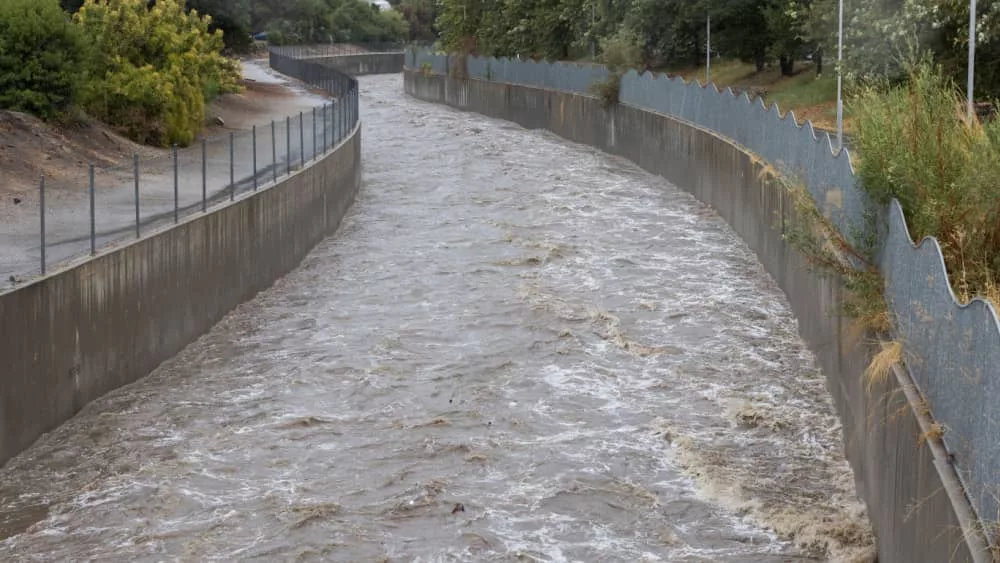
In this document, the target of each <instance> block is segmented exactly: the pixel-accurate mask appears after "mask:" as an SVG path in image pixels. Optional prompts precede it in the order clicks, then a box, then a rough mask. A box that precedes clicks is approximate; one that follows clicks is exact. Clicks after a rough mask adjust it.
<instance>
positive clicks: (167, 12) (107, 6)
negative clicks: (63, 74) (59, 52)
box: [75, 0, 240, 145]
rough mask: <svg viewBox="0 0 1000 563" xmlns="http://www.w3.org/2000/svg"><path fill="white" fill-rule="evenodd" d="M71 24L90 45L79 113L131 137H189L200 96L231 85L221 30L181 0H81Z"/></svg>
mask: <svg viewBox="0 0 1000 563" xmlns="http://www.w3.org/2000/svg"><path fill="white" fill-rule="evenodd" d="M75 21H76V22H77V23H78V24H79V26H80V28H81V29H82V30H83V33H84V36H85V37H86V39H87V40H88V42H89V44H90V47H91V48H90V53H91V57H90V61H89V65H88V74H89V76H88V78H89V80H88V83H87V86H86V88H85V89H84V104H85V106H86V108H87V110H88V111H89V112H90V113H91V114H92V115H94V116H95V117H98V118H99V119H101V120H102V121H104V122H105V123H108V124H110V125H112V126H114V127H117V128H118V129H120V130H122V131H123V132H124V133H125V134H127V135H128V136H129V137H131V138H133V139H135V140H137V141H140V142H144V143H150V144H157V145H168V144H170V143H177V144H181V145H186V144H188V143H190V142H192V141H193V140H194V138H195V136H196V135H197V133H198V131H199V130H200V129H201V126H202V123H203V122H204V119H205V103H206V100H207V99H208V98H210V97H211V96H212V95H215V94H217V93H219V92H224V91H232V90H235V89H237V88H238V81H239V78H240V72H239V67H238V66H237V65H238V63H236V62H235V61H232V60H229V59H226V58H225V57H223V56H222V55H221V51H222V47H223V42H222V32H220V31H216V32H215V33H211V32H209V24H210V22H211V19H210V18H208V17H202V16H201V15H199V14H198V13H197V12H195V11H193V10H192V11H188V10H187V9H186V7H185V6H184V2H183V0H158V1H157V2H156V4H155V5H153V6H152V7H149V6H148V5H147V3H146V0H86V2H85V3H84V5H83V7H81V8H80V10H79V11H78V12H77V14H76V16H75Z"/></svg>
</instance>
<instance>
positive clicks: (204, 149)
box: [201, 139, 208, 213]
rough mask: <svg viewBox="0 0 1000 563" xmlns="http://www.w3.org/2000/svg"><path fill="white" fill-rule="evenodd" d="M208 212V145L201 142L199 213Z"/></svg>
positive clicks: (203, 140)
mask: <svg viewBox="0 0 1000 563" xmlns="http://www.w3.org/2000/svg"><path fill="white" fill-rule="evenodd" d="M207 210H208V145H207V143H206V142H205V139H202V140H201V212H202V213H204V212H205V211H207Z"/></svg>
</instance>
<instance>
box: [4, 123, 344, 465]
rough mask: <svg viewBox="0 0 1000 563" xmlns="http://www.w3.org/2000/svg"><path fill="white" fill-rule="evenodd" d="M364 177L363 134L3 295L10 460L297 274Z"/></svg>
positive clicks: (335, 223)
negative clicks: (235, 195) (221, 203)
mask: <svg viewBox="0 0 1000 563" xmlns="http://www.w3.org/2000/svg"><path fill="white" fill-rule="evenodd" d="M360 182H361V133H360V127H358V128H356V130H355V131H354V133H353V134H352V135H350V136H349V137H348V138H347V139H346V140H345V141H344V142H343V143H341V145H340V146H339V147H338V148H336V149H335V150H334V151H333V152H331V153H329V154H328V155H326V156H325V157H321V158H320V160H318V161H317V162H316V163H315V164H312V165H311V166H309V167H308V168H305V169H304V170H301V171H299V172H297V173H295V174H293V175H292V176H289V177H288V178H287V179H285V180H284V181H281V182H279V183H278V184H276V185H274V186H272V187H270V188H267V189H264V190H261V191H260V192H257V193H254V194H252V195H249V196H247V197H245V198H243V199H240V200H238V201H236V202H235V203H231V204H229V205H227V206H225V207H222V208H220V209H218V210H215V211H212V212H210V213H208V214H205V215H199V216H197V217H193V218H191V219H188V220H186V221H184V222H183V223H181V224H179V225H176V226H173V227H171V228H169V229H166V230H163V231H160V232H157V233H155V234H151V235H148V236H146V237H144V238H142V239H139V240H137V241H135V242H133V243H131V244H129V245H127V246H125V247H123V248H119V249H116V250H113V251H110V252H106V253H104V254H101V255H98V256H97V257H95V258H93V259H90V260H87V261H85V262H83V263H81V264H78V265H76V266H72V267H69V268H66V269H63V270H61V271H59V272H55V273H53V274H51V275H49V276H47V277H44V278H41V279H38V280H36V281H35V282H33V283H31V284H30V285H27V286H24V287H21V288H19V289H17V290H15V291H11V292H8V293H5V294H2V295H0V407H2V409H3V411H2V413H0V463H5V462H6V461H7V460H9V459H10V458H11V457H13V456H14V455H16V454H18V453H19V452H20V451H22V450H23V449H25V448H26V447H28V446H30V445H31V444H32V443H33V442H34V441H35V440H36V439H38V438H39V437H40V436H41V435H42V434H44V433H46V432H48V431H50V430H52V429H53V428H55V427H57V426H58V425H60V424H61V423H63V422H64V421H66V420H67V419H69V418H70V417H72V416H73V415H74V414H75V413H76V412H78V411H79V410H80V409H81V408H83V406H84V405H86V404H87V403H88V402H90V401H92V400H94V399H96V398H97V397H100V396H101V395H103V394H105V393H107V392H108V391H111V390H113V389H115V388H117V387H120V386H122V385H125V384H127V383H130V382H132V381H135V380H137V379H139V378H141V377H143V376H145V375H146V374H148V373H149V372H151V371H152V370H153V369H155V368H156V367H157V366H158V365H159V364H160V363H161V362H163V361H164V360H166V359H168V358H170V357H172V356H174V355H175V354H177V353H178V352H179V351H181V349H183V348H184V347H185V346H187V345H188V344H189V343H191V342H192V341H194V340H195V339H196V338H198V337H199V336H200V335H202V334H203V333H205V332H206V331H208V330H209V329H210V328H211V327H212V326H213V325H214V324H215V323H216V322H218V321H219V320H220V319H221V318H222V317H223V315H225V314H226V313H227V312H229V311H230V310H231V309H232V308H233V307H235V306H236V305H239V304H240V303H242V302H244V301H247V300H248V299H250V298H252V297H253V296H254V295H255V294H256V293H257V292H259V291H261V290H263V289H265V288H267V287H269V286H270V285H271V284H272V283H273V282H274V281H275V280H277V279H278V278H280V277H281V276H283V275H284V274H286V273H287V272H289V271H290V270H292V269H293V268H295V267H296V266H297V265H298V264H299V262H300V261H301V260H302V259H303V258H304V257H305V255H306V253H307V252H309V250H310V249H312V248H313V246H314V245H315V244H316V243H318V242H319V241H320V240H322V239H323V238H324V237H326V236H328V235H330V234H331V233H333V232H334V231H335V230H336V229H337V227H338V226H339V224H340V221H341V219H342V218H343V216H344V214H345V213H346V211H347V209H348V208H349V207H350V205H351V203H352V202H353V201H354V197H355V194H356V193H357V191H358V188H359V186H360Z"/></svg>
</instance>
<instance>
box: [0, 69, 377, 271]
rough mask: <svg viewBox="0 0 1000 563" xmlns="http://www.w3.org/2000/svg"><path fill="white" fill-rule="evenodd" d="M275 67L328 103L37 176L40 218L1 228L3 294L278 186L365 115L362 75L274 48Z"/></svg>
mask: <svg viewBox="0 0 1000 563" xmlns="http://www.w3.org/2000/svg"><path fill="white" fill-rule="evenodd" d="M270 63H271V66H272V68H274V69H275V70H278V71H279V72H282V73H284V74H286V75H288V76H292V77H294V78H298V79H300V80H304V81H305V82H307V83H308V84H309V85H310V86H312V87H314V88H318V89H322V90H324V91H325V92H326V93H327V94H329V96H330V98H331V99H330V101H329V102H327V103H324V104H321V105H318V106H315V107H313V108H311V109H310V110H306V111H302V112H299V113H296V114H294V115H288V116H286V117H285V118H284V119H281V120H272V121H269V122H264V123H260V124H257V125H254V126H252V127H251V129H250V130H249V131H233V132H229V133H225V134H222V135H216V136H211V137H206V138H203V139H201V140H199V141H197V142H196V143H194V144H193V145H191V146H189V147H183V148H181V147H172V148H171V149H169V150H168V151H166V153H165V154H161V155H158V156H154V157H149V156H141V155H140V154H138V153H136V154H134V155H133V156H132V158H131V159H128V162H127V163H123V164H120V165H117V166H99V165H95V164H89V165H87V164H84V165H81V166H80V168H79V169H78V170H76V171H73V172H70V173H69V174H65V175H61V176H59V177H44V176H43V177H41V178H39V181H38V191H37V198H38V199H37V203H38V211H37V220H35V221H31V220H30V217H29V218H27V219H26V220H8V221H5V222H4V223H3V224H2V225H0V291H2V290H3V289H10V288H12V287H17V286H18V285H21V284H23V283H24V282H26V281H28V280H30V279H31V278H34V277H35V276H38V275H44V274H46V273H47V272H49V271H51V270H52V269H54V268H56V267H59V266H60V265H62V264H64V263H66V262H69V261H72V260H75V259H77V258H80V257H84V256H88V255H95V254H97V253H98V252H99V251H101V250H102V249H104V248H107V247H109V246H114V245H117V244H121V243H123V242H126V241H129V240H133V239H136V238H138V237H141V236H142V235H143V234H144V233H148V232H149V231H151V230H153V229H157V228H160V227H164V226H168V225H171V224H176V223H178V222H180V221H181V220H182V219H184V218H186V217H188V216H191V215H194V214H199V213H207V212H209V211H211V210H212V209H213V208H214V207H216V206H219V205H223V204H225V203H227V202H230V201H233V200H235V199H236V198H238V197H241V196H245V194H248V193H252V192H254V191H256V190H259V189H262V188H266V187H268V186H270V185H273V184H275V183H277V182H279V181H281V180H282V179H283V178H284V177H286V176H288V175H289V174H291V173H293V172H295V171H296V170H299V169H301V168H304V167H305V166H307V165H309V164H310V163H311V162H313V161H315V160H316V159H318V158H321V157H322V156H323V155H325V154H327V153H328V152H329V151H331V150H333V149H334V148H335V147H336V146H337V145H338V144H339V143H340V142H341V141H342V140H343V139H344V138H345V137H347V136H348V135H349V134H350V132H351V131H352V130H353V129H354V126H355V125H356V123H357V121H358V96H357V81H356V80H354V79H353V78H351V77H350V76H347V75H345V74H343V73H341V72H338V71H337V70H335V69H332V68H327V67H324V66H321V65H317V64H311V63H309V62H308V61H301V60H297V59H294V58H291V57H288V56H285V55H281V54H276V53H273V52H272V53H271V55H270ZM146 152H150V151H146Z"/></svg>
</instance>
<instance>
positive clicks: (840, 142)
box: [837, 0, 844, 150]
mask: <svg viewBox="0 0 1000 563" xmlns="http://www.w3.org/2000/svg"><path fill="white" fill-rule="evenodd" d="M837 11H838V16H837V147H838V150H842V149H843V148H844V0H840V5H839V6H838V8H837Z"/></svg>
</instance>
